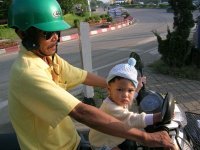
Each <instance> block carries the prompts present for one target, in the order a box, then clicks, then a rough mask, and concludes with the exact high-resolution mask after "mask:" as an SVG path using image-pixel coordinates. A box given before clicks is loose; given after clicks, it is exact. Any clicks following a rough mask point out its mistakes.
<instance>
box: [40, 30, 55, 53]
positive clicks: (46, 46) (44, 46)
mask: <svg viewBox="0 0 200 150" xmlns="http://www.w3.org/2000/svg"><path fill="white" fill-rule="evenodd" d="M38 32H39V45H40V51H41V52H42V53H43V54H45V55H46V56H51V55H53V54H55V52H56V47H57V42H58V39H59V33H58V32H43V31H38Z"/></svg>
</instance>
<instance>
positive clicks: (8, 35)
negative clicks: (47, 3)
mask: <svg viewBox="0 0 200 150" xmlns="http://www.w3.org/2000/svg"><path fill="white" fill-rule="evenodd" d="M91 15H92V16H97V15H96V14H91ZM89 16H90V15H89V13H85V16H83V17H82V16H77V15H75V14H66V15H64V20H65V21H66V22H67V23H69V24H70V25H71V26H72V27H74V26H75V25H74V20H76V19H78V20H80V22H81V21H84V20H85V18H88V17H89ZM2 39H10V40H18V39H19V37H18V36H17V34H16V33H15V31H14V29H11V28H9V27H8V26H7V24H5V25H0V40H2Z"/></svg>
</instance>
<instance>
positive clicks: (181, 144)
mask: <svg viewBox="0 0 200 150" xmlns="http://www.w3.org/2000/svg"><path fill="white" fill-rule="evenodd" d="M130 57H133V58H135V59H136V66H135V67H136V69H137V70H138V72H139V74H140V75H141V76H143V66H144V64H143V62H142V60H141V58H140V56H139V55H138V54H137V53H135V52H132V53H131V54H130ZM130 110H131V111H133V112H138V113H141V112H145V113H158V112H161V116H162V117H161V118H162V119H161V120H162V121H161V122H160V123H157V124H155V125H149V126H147V127H146V128H144V130H145V131H146V132H149V133H153V132H156V131H166V132H167V133H168V134H169V136H170V137H171V139H172V142H173V143H174V144H175V145H176V147H177V149H179V150H193V145H192V144H191V141H190V140H189V137H188V136H187V135H186V133H185V130H184V127H185V126H186V125H187V118H186V114H185V112H184V111H183V110H182V109H181V107H180V106H179V104H178V103H177V102H176V100H175V99H174V96H173V94H172V93H170V92H167V93H164V94H163V93H158V92H156V91H152V90H149V89H147V88H146V85H145V84H144V85H143V87H142V89H141V90H140V91H139V93H138V96H137V98H136V101H134V103H133V104H132V106H131V107H130ZM79 134H80V136H81V139H82V142H83V144H82V145H85V149H84V150H91V148H90V143H89V142H88V136H87V135H88V131H80V132H79ZM130 144H131V146H128V147H130V148H128V149H127V148H126V150H164V149H165V148H153V147H148V146H144V145H141V144H140V143H137V142H134V144H133V143H130Z"/></svg>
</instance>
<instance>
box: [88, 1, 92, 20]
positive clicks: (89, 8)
mask: <svg viewBox="0 0 200 150" xmlns="http://www.w3.org/2000/svg"><path fill="white" fill-rule="evenodd" d="M87 2H88V10H89V13H90V17H91V7H90V0H87Z"/></svg>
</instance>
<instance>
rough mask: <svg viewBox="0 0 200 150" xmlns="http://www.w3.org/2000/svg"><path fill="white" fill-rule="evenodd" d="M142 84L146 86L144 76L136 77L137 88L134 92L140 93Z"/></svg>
mask: <svg viewBox="0 0 200 150" xmlns="http://www.w3.org/2000/svg"><path fill="white" fill-rule="evenodd" d="M143 84H146V76H143V77H138V86H137V89H136V92H139V91H140V89H141V88H142V87H143Z"/></svg>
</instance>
